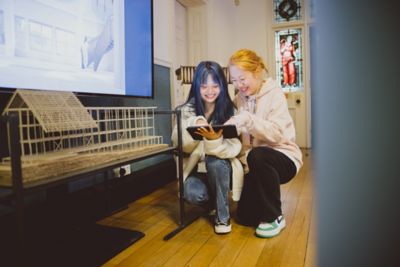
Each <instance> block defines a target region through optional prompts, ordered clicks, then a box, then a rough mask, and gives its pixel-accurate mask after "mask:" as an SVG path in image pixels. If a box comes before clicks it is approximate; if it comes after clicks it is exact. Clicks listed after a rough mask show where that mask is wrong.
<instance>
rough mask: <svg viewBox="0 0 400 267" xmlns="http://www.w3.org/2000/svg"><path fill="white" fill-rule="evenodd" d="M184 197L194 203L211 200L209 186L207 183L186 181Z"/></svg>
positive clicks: (198, 203)
mask: <svg viewBox="0 0 400 267" xmlns="http://www.w3.org/2000/svg"><path fill="white" fill-rule="evenodd" d="M184 198H185V200H186V201H188V202H189V203H192V204H196V205H201V204H203V203H205V202H207V201H208V200H209V196H208V192H207V188H206V187H205V185H200V184H194V183H191V182H189V183H187V182H186V183H185V184H184Z"/></svg>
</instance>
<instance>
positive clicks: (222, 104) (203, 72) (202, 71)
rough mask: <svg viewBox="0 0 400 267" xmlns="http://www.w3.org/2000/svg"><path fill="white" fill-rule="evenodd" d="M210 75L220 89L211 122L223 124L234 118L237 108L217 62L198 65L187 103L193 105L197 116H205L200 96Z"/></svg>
mask: <svg viewBox="0 0 400 267" xmlns="http://www.w3.org/2000/svg"><path fill="white" fill-rule="evenodd" d="M208 75H211V77H212V79H213V81H214V82H215V83H217V84H218V86H219V88H220V93H219V95H218V97H217V99H216V102H215V108H214V112H213V113H212V114H211V116H210V118H209V122H212V123H214V124H223V123H224V122H226V121H227V120H228V119H229V118H230V117H232V116H233V114H234V108H235V106H234V104H233V102H232V100H231V98H230V96H229V93H228V82H227V81H226V77H225V74H224V71H223V70H222V67H221V66H220V65H219V64H218V63H217V62H214V61H202V62H200V63H199V64H198V65H197V67H196V70H195V73H194V76H193V82H192V85H191V87H190V92H189V96H188V99H187V101H186V103H192V104H193V106H194V109H195V111H196V116H204V113H205V107H204V102H203V100H202V98H201V94H200V86H201V85H202V84H205V83H207V78H208ZM186 103H185V104H186Z"/></svg>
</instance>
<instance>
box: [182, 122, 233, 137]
mask: <svg viewBox="0 0 400 267" xmlns="http://www.w3.org/2000/svg"><path fill="white" fill-rule="evenodd" d="M211 126H212V129H213V130H214V132H216V133H218V132H219V131H220V130H222V135H223V137H224V138H236V137H238V133H237V130H236V126H235V125H233V124H227V125H211ZM211 126H207V125H197V126H189V127H187V128H186V130H187V131H188V132H189V133H190V135H191V136H192V138H193V139H194V140H203V136H201V135H200V134H199V133H200V132H201V131H202V130H200V128H202V127H204V128H208V127H211Z"/></svg>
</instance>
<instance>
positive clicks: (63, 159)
mask: <svg viewBox="0 0 400 267" xmlns="http://www.w3.org/2000/svg"><path fill="white" fill-rule="evenodd" d="M155 109H156V107H84V106H83V105H82V103H81V102H80V101H79V99H78V98H77V97H76V96H75V95H74V94H73V93H72V92H60V91H41V90H26V89H24V90H16V91H15V93H14V94H13V96H12V97H11V99H10V101H9V102H8V104H7V106H6V108H5V110H4V112H3V115H7V114H9V113H11V112H16V113H17V114H18V117H19V132H20V145H21V161H22V175H23V181H24V182H29V181H36V180H40V179H46V178H50V177H56V176H60V175H64V174H68V173H71V172H77V171H79V170H83V169H85V168H88V167H91V166H95V165H99V164H106V163H109V162H112V161H115V160H119V159H124V158H127V157H132V155H134V154H135V153H147V152H151V151H153V150H157V149H160V148H164V147H168V145H167V144H163V139H162V136H156V135H155V128H154V127H155V123H154V110H155ZM8 135H9V134H8ZM10 184H11V167H10V158H9V157H8V158H4V159H2V160H1V162H0V185H10Z"/></svg>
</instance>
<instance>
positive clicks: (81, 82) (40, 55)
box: [0, 0, 125, 94]
mask: <svg viewBox="0 0 400 267" xmlns="http://www.w3.org/2000/svg"><path fill="white" fill-rule="evenodd" d="M120 2H121V1H113V0H104V1H98V0H97V1H94V0H84V1H78V0H71V1H60V0H58V1H57V0H5V1H2V4H1V6H0V14H2V15H1V16H0V20H2V22H1V23H0V25H1V26H0V27H1V30H0V35H2V36H3V37H2V38H1V39H2V46H3V49H0V53H1V54H0V62H1V63H0V85H1V86H2V87H15V88H32V89H50V90H68V91H77V92H101V93H114V94H124V93H125V92H124V83H123V77H124V76H123V74H124V72H123V69H122V68H123V62H122V63H121V59H123V55H121V53H122V52H123V49H118V48H119V46H121V44H122V41H123V40H121V39H122V38H121V34H120V33H119V32H118V30H117V29H119V27H117V25H118V24H121V20H122V19H123V16H121V14H123V5H120V4H118V3H120Z"/></svg>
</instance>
